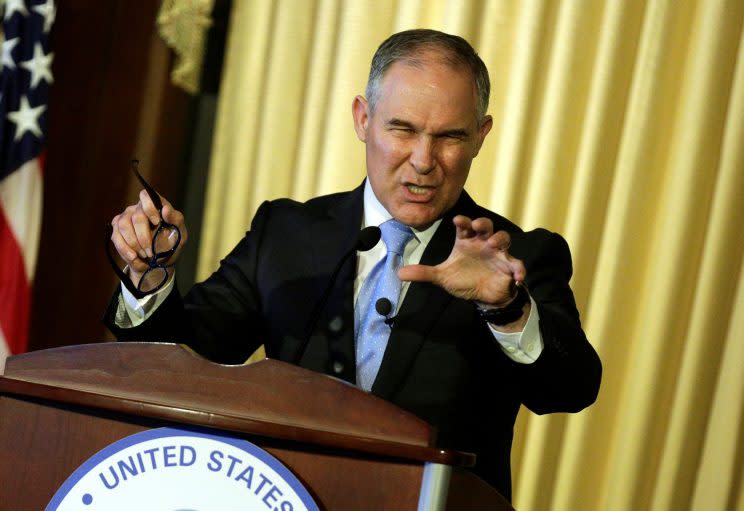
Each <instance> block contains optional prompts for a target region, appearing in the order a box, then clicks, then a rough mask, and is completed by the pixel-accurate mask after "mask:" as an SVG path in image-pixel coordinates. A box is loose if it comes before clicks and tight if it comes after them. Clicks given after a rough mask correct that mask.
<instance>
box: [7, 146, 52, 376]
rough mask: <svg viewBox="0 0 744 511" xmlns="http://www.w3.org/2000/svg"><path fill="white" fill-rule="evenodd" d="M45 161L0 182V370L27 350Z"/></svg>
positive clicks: (26, 166) (24, 167)
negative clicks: (10, 356)
mask: <svg viewBox="0 0 744 511" xmlns="http://www.w3.org/2000/svg"><path fill="white" fill-rule="evenodd" d="M40 160H42V158H36V159H33V160H30V161H28V162H26V163H25V164H23V165H22V166H21V167H20V168H19V169H18V170H16V171H15V172H12V173H11V174H10V175H9V176H8V177H6V178H5V179H3V180H2V181H0V370H1V369H2V367H3V366H4V361H5V358H6V357H7V356H9V355H12V354H16V353H21V352H23V351H26V350H27V348H28V329H29V317H30V314H31V284H32V282H33V279H34V272H35V269H36V258H37V255H38V252H39V236H40V233H41V213H42V191H43V179H42V161H40Z"/></svg>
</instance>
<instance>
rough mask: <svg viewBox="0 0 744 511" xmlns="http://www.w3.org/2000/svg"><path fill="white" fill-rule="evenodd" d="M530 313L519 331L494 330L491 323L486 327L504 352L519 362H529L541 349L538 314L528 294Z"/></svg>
mask: <svg viewBox="0 0 744 511" xmlns="http://www.w3.org/2000/svg"><path fill="white" fill-rule="evenodd" d="M530 304H531V306H530V315H529V317H528V318H527V323H526V324H525V325H524V329H523V330H522V331H521V332H513V333H504V332H499V331H498V330H496V329H495V328H494V327H493V326H492V325H491V324H488V328H490V329H491V333H492V334H493V337H494V338H495V339H496V341H497V342H498V343H499V345H500V346H501V349H502V350H503V351H504V354H505V355H506V356H507V357H509V358H510V359H512V360H513V361H515V362H518V363H520V364H531V363H533V362H534V361H535V360H537V357H539V356H540V353H542V350H543V346H544V344H543V340H542V334H541V333H540V314H539V313H538V312H537V304H536V303H535V300H533V299H532V297H531V296H530Z"/></svg>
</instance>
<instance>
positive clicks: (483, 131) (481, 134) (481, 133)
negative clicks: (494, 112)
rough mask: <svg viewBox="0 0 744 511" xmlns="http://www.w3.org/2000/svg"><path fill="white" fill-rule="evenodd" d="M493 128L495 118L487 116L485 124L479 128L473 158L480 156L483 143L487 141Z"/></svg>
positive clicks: (484, 119) (484, 120)
mask: <svg viewBox="0 0 744 511" xmlns="http://www.w3.org/2000/svg"><path fill="white" fill-rule="evenodd" d="M491 128H493V118H492V117H491V116H490V115H487V116H485V117H484V118H483V122H482V123H481V125H480V128H478V140H477V141H476V146H475V153H474V154H473V158H475V157H476V156H478V153H479V152H480V148H481V146H482V145H483V141H484V140H485V139H486V135H488V132H489V131H491Z"/></svg>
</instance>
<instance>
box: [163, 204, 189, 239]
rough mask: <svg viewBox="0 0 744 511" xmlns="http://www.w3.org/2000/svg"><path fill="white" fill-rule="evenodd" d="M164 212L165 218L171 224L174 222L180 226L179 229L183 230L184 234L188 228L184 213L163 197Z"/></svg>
mask: <svg viewBox="0 0 744 511" xmlns="http://www.w3.org/2000/svg"><path fill="white" fill-rule="evenodd" d="M162 214H163V220H165V221H166V222H168V223H169V224H173V225H175V226H176V227H178V230H180V231H182V234H183V231H185V230H186V224H185V219H184V216H183V213H181V212H180V211H178V210H177V209H176V208H174V207H173V206H172V205H171V204H170V203H169V202H167V201H166V200H165V199H163V211H162Z"/></svg>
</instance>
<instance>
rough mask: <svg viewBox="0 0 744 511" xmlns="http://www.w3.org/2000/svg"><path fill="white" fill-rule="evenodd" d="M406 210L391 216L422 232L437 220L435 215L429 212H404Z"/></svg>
mask: <svg viewBox="0 0 744 511" xmlns="http://www.w3.org/2000/svg"><path fill="white" fill-rule="evenodd" d="M406 209H408V208H404V209H403V210H402V211H398V212H397V213H394V214H393V216H394V217H395V218H396V219H397V220H398V221H399V222H402V223H404V224H406V225H408V226H411V227H415V228H416V229H419V230H423V229H426V228H427V227H429V226H430V225H431V224H433V223H434V222H435V221H436V220H437V218H439V217H438V216H437V215H436V214H434V213H432V212H431V211H426V212H421V211H406Z"/></svg>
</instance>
